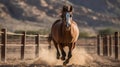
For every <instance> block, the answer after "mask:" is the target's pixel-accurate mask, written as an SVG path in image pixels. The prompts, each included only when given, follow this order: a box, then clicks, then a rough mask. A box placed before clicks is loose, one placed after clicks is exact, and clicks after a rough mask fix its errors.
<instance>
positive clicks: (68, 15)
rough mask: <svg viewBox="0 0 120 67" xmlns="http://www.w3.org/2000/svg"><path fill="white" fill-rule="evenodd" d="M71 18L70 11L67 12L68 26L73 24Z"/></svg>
mask: <svg viewBox="0 0 120 67" xmlns="http://www.w3.org/2000/svg"><path fill="white" fill-rule="evenodd" d="M71 19H72V17H70V13H69V12H67V13H66V24H67V27H69V26H70V25H71V21H70V20H71Z"/></svg>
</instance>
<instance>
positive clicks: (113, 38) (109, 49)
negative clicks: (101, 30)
mask: <svg viewBox="0 0 120 67" xmlns="http://www.w3.org/2000/svg"><path fill="white" fill-rule="evenodd" d="M119 35H120V33H119V32H115V33H114V35H107V34H105V35H98V36H97V54H98V55H103V56H111V55H113V54H114V58H115V59H118V58H119V49H120V36H119ZM113 49H114V50H113ZM101 50H102V51H101Z"/></svg>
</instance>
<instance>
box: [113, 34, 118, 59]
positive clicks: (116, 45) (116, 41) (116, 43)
mask: <svg viewBox="0 0 120 67" xmlns="http://www.w3.org/2000/svg"><path fill="white" fill-rule="evenodd" d="M114 42H115V59H118V46H119V32H115V41H114Z"/></svg>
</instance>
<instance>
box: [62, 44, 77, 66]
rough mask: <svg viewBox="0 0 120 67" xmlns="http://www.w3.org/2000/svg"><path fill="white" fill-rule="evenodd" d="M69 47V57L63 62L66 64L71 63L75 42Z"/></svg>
mask: <svg viewBox="0 0 120 67" xmlns="http://www.w3.org/2000/svg"><path fill="white" fill-rule="evenodd" d="M68 47H69V52H68V59H67V60H66V61H65V62H64V63H63V65H66V64H67V63H69V60H70V58H71V57H72V50H73V49H74V47H75V43H70V44H69V46H68Z"/></svg>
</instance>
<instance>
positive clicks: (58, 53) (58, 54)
mask: <svg viewBox="0 0 120 67" xmlns="http://www.w3.org/2000/svg"><path fill="white" fill-rule="evenodd" d="M54 46H55V48H56V50H57V57H56V58H57V59H59V58H60V52H59V50H58V44H57V43H56V42H55V41H54Z"/></svg>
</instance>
